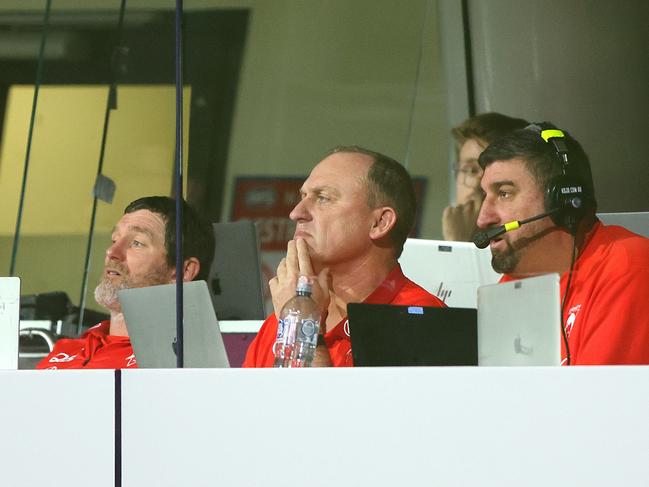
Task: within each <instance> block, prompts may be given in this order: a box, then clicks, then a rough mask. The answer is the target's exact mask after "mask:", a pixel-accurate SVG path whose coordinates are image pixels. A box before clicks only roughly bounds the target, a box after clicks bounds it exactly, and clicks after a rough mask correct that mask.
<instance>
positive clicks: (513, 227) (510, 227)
mask: <svg viewBox="0 0 649 487" xmlns="http://www.w3.org/2000/svg"><path fill="white" fill-rule="evenodd" d="M520 226H521V222H519V221H518V220H514V221H513V222H509V223H505V231H506V232H509V231H511V230H516V229H517V228H519V227H520Z"/></svg>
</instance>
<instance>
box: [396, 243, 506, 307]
mask: <svg viewBox="0 0 649 487" xmlns="http://www.w3.org/2000/svg"><path fill="white" fill-rule="evenodd" d="M399 263H400V264H401V269H402V270H403V273H404V274H405V275H406V277H408V278H409V279H411V280H412V281H414V282H416V283H417V284H419V285H420V286H421V287H423V288H424V289H426V291H428V292H430V293H432V294H434V295H435V296H437V297H438V298H440V299H441V300H442V301H444V303H446V305H447V306H450V307H453V308H473V309H475V308H476V307H477V306H478V287H479V286H482V285H484V284H492V283H495V282H498V279H500V275H499V274H498V273H496V272H495V271H494V270H493V269H492V268H491V251H490V250H489V249H488V248H487V249H478V248H477V247H476V246H475V244H473V242H450V241H449V242H447V241H444V240H423V239H415V238H409V239H408V240H406V243H405V245H404V246H403V253H402V254H401V257H400V258H399Z"/></svg>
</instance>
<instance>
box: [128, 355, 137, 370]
mask: <svg viewBox="0 0 649 487" xmlns="http://www.w3.org/2000/svg"><path fill="white" fill-rule="evenodd" d="M136 363H137V360H135V354H134V353H132V354H131V355H129V356H128V357H126V366H127V367H133V366H134V365H135V364H136Z"/></svg>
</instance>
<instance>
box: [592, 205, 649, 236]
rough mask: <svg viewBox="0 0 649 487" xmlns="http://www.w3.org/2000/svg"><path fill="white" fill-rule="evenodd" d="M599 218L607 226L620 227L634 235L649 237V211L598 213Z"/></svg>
mask: <svg viewBox="0 0 649 487" xmlns="http://www.w3.org/2000/svg"><path fill="white" fill-rule="evenodd" d="M597 217H598V218H599V219H600V220H602V222H603V223H604V224H605V225H620V226H621V227H624V228H626V229H627V230H630V231H632V232H633V233H637V234H638V235H642V236H643V237H649V211H636V212H629V213H598V214H597Z"/></svg>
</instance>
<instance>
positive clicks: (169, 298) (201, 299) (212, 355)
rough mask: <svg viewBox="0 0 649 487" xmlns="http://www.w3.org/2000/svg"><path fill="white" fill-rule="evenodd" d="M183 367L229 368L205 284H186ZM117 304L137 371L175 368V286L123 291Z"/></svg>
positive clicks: (197, 282) (184, 296) (196, 282)
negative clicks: (122, 315)
mask: <svg viewBox="0 0 649 487" xmlns="http://www.w3.org/2000/svg"><path fill="white" fill-rule="evenodd" d="M183 300H184V310H183V313H184V352H185V353H184V363H185V367H198V368H203V367H229V363H228V357H227V355H226V351H225V347H224V345H223V339H222V337H221V331H220V329H219V323H218V321H217V319H216V315H215V314H214V307H213V305H212V300H211V298H210V295H209V292H208V290H207V284H206V283H205V281H193V282H186V283H185V284H184V286H183ZM119 301H120V304H121V306H122V312H123V313H124V318H125V320H126V326H127V328H128V333H129V337H130V339H131V345H132V346H133V351H134V352H135V358H136V359H137V365H138V367H140V368H175V367H176V350H175V347H176V345H175V342H176V285H175V284H165V285H163V286H150V287H142V288H136V289H125V290H123V291H120V292H119Z"/></svg>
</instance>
